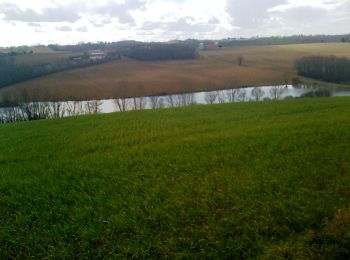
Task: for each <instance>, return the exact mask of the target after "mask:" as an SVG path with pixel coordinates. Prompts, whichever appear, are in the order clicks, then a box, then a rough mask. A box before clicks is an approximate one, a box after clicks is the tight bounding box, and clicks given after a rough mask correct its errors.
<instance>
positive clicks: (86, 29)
mask: <svg viewBox="0 0 350 260" xmlns="http://www.w3.org/2000/svg"><path fill="white" fill-rule="evenodd" d="M77 31H78V32H87V31H88V28H87V27H86V26H82V27H79V28H77Z"/></svg>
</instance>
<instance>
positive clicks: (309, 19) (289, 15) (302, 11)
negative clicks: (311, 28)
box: [272, 6, 328, 25]
mask: <svg viewBox="0 0 350 260" xmlns="http://www.w3.org/2000/svg"><path fill="white" fill-rule="evenodd" d="M272 14H274V15H276V16H277V17H280V18H281V19H283V20H285V21H286V22H288V24H309V25H314V24H317V23H319V22H322V21H323V20H324V19H327V15H328V12H327V10H325V9H323V8H316V7H308V6H302V7H296V8H291V9H288V10H286V11H284V12H276V13H275V12H272Z"/></svg>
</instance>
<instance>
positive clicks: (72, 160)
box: [0, 98, 350, 259]
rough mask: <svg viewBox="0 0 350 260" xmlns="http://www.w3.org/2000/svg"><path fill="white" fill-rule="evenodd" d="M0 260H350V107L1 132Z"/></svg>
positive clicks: (234, 110)
mask: <svg viewBox="0 0 350 260" xmlns="http://www.w3.org/2000/svg"><path fill="white" fill-rule="evenodd" d="M0 147H1V149H0V169H1V170H0V194H1V197H0V258H1V259H8V258H12V257H14V256H15V257H16V258H99V257H111V258H118V257H120V258H131V257H135V258H166V257H168V258H175V257H180V258H181V257H187V258H207V257H209V258H235V259H237V258H261V259H279V258H309V259H310V258H311V259H316V258H317V259H334V258H336V259H340V258H343V259H346V258H349V257H350V251H349V243H350V240H349V229H350V193H349V191H350V162H349V158H350V99H349V98H329V99H313V100H311V99H310V100H308V99H303V100H289V101H276V102H261V103H259V102H257V103H254V102H249V103H239V104H238V103H237V104H225V105H212V106H193V107H186V108H177V109H164V110H152V111H134V112H127V113H114V114H105V115H97V116H79V117H75V118H64V119H60V120H47V121H36V122H25V123H18V124H8V125H0Z"/></svg>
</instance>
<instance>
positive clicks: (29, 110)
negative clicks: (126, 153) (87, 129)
mask: <svg viewBox="0 0 350 260" xmlns="http://www.w3.org/2000/svg"><path fill="white" fill-rule="evenodd" d="M313 90H315V88H313V87H309V86H304V85H303V86H291V85H288V86H263V87H247V88H238V89H225V90H218V91H205V92H195V93H184V94H176V95H166V96H151V97H134V98H117V99H108V100H89V101H65V102H29V103H21V104H19V105H18V106H15V107H6V108H0V123H9V122H17V121H30V120H39V119H48V118H60V117H67V116H76V115H83V114H99V113H111V112H124V111H130V110H143V109H158V108H173V107H183V106H190V105H194V104H216V103H232V102H245V101H262V100H272V99H273V100H278V99H287V98H296V97H300V96H303V95H305V94H306V93H308V92H310V91H313ZM331 95H333V96H350V90H344V89H343V90H336V91H333V92H332V93H331Z"/></svg>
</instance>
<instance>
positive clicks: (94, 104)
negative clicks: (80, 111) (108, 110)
mask: <svg viewBox="0 0 350 260" xmlns="http://www.w3.org/2000/svg"><path fill="white" fill-rule="evenodd" d="M101 105H102V102H101V101H100V100H91V101H86V103H85V112H86V114H98V113H100V112H101Z"/></svg>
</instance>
